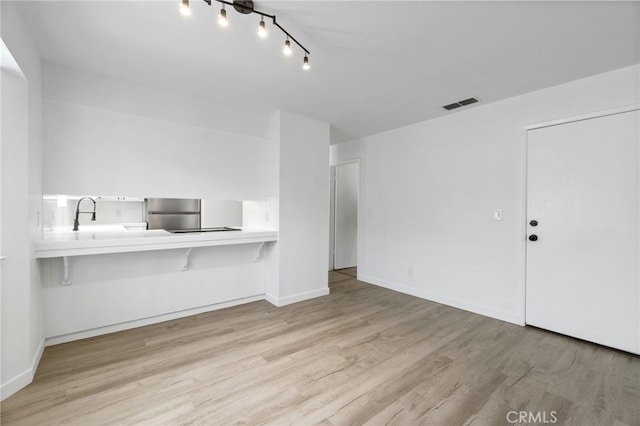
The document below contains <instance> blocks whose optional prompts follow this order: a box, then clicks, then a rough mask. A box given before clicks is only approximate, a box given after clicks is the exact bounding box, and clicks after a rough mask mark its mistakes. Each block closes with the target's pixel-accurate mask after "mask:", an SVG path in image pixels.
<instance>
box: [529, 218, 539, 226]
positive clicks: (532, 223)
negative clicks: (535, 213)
mask: <svg viewBox="0 0 640 426" xmlns="http://www.w3.org/2000/svg"><path fill="white" fill-rule="evenodd" d="M529 225H531V226H538V221H537V220H535V219H534V220H532V221H531V222H529Z"/></svg>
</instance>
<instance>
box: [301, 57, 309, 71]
mask: <svg viewBox="0 0 640 426" xmlns="http://www.w3.org/2000/svg"><path fill="white" fill-rule="evenodd" d="M302 69H303V70H305V71H306V70H309V69H311V65H309V57H308V56H307V55H304V62H302Z"/></svg>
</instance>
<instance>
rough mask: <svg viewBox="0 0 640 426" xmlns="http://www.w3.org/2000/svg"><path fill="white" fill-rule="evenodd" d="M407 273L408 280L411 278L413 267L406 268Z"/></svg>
mask: <svg viewBox="0 0 640 426" xmlns="http://www.w3.org/2000/svg"><path fill="white" fill-rule="evenodd" d="M407 273H408V274H409V278H413V267H412V266H409V268H407Z"/></svg>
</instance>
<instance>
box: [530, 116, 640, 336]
mask: <svg viewBox="0 0 640 426" xmlns="http://www.w3.org/2000/svg"><path fill="white" fill-rule="evenodd" d="M636 110H640V104H632V105H626V106H623V107H617V108H610V109H606V110H602V111H594V112H590V113H586V114H580V115H574V116H570V117H565V118H559V119H555V120H550V121H544V122H540V123H534V124H530V125H526V126H523V127H522V136H521V139H522V194H523V196H522V204H521V208H522V214H521V222H520V241H521V243H520V247H521V264H522V271H521V280H520V286H519V289H518V292H519V299H520V301H521V305H520V306H521V309H520V312H521V314H520V318H519V321H518V322H519V324H520V325H522V326H525V325H527V322H526V321H527V207H528V206H527V200H528V199H529V194H528V191H527V187H528V186H527V183H528V180H527V179H528V176H529V170H528V164H529V162H528V159H529V158H528V157H529V156H528V152H529V141H528V135H529V131H530V130H536V129H542V128H545V127H552V126H558V125H561V124H567V123H575V122H577V121H584V120H591V119H594V118H600V117H606V116H609V115H616V114H622V113H625V112H631V111H636ZM639 161H640V159H639ZM639 261H640V259H639Z"/></svg>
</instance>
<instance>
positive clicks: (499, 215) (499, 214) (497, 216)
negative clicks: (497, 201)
mask: <svg viewBox="0 0 640 426" xmlns="http://www.w3.org/2000/svg"><path fill="white" fill-rule="evenodd" d="M493 218H494V219H495V220H502V209H498V210H494V211H493Z"/></svg>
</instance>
